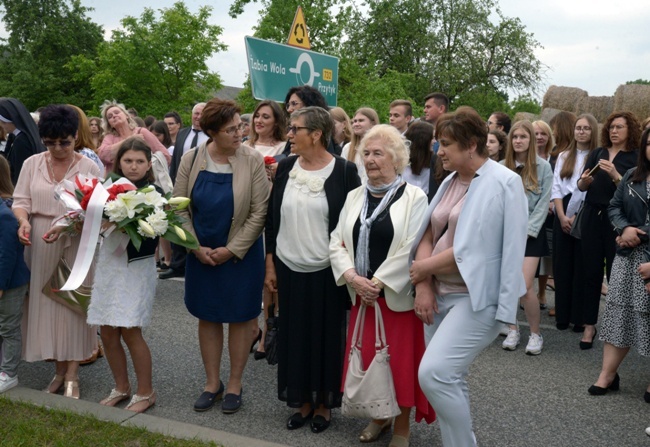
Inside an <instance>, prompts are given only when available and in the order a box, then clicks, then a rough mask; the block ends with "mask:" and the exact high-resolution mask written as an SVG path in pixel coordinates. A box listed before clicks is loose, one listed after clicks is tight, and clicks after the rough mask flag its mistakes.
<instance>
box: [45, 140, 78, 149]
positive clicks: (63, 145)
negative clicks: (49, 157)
mask: <svg viewBox="0 0 650 447" xmlns="http://www.w3.org/2000/svg"><path fill="white" fill-rule="evenodd" d="M43 144H44V145H45V147H46V148H48V149H56V146H57V145H58V146H59V147H60V148H61V149H67V148H69V147H70V145H71V144H74V141H70V140H61V141H52V140H43Z"/></svg>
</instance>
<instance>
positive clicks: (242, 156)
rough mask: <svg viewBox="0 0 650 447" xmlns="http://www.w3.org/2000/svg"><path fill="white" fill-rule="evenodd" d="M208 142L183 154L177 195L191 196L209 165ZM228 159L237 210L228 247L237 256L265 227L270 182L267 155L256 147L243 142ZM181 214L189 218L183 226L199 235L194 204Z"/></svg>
mask: <svg viewBox="0 0 650 447" xmlns="http://www.w3.org/2000/svg"><path fill="white" fill-rule="evenodd" d="M206 145H207V142H206V143H203V144H201V145H200V146H199V147H198V148H196V149H192V150H189V151H187V153H185V154H183V158H181V163H180V165H179V167H178V174H177V175H176V184H175V185H174V193H173V195H174V197H190V198H191V196H192V189H193V188H194V183H195V182H196V179H197V177H198V176H199V173H200V172H201V171H203V170H205V169H206V166H207V163H208V162H207V160H208V159H207V157H209V155H208V151H207V149H206ZM195 151H198V154H197V156H196V160H195V159H194V152H195ZM228 162H229V163H230V166H231V167H232V171H233V176H232V192H233V199H234V213H233V217H232V224H231V226H230V232H229V233H228V244H227V245H226V248H227V249H228V250H230V251H231V252H232V253H233V254H234V255H235V257H237V258H238V259H242V258H243V257H244V256H245V255H246V252H247V251H248V249H249V248H250V247H251V245H253V243H254V242H255V241H256V240H257V238H259V237H260V234H262V231H263V229H264V221H265V219H266V208H267V202H268V200H269V194H270V192H271V184H270V183H269V181H268V179H267V177H266V170H265V169H264V158H263V157H262V155H261V154H260V153H259V152H257V151H256V150H254V149H251V148H250V147H248V146H246V145H242V146H240V147H239V149H237V151H236V152H235V155H233V156H231V157H228ZM179 215H180V216H182V217H184V218H185V219H187V222H185V223H184V224H183V227H184V228H185V229H186V230H187V231H189V232H190V233H192V234H193V235H194V236H196V232H195V231H194V226H193V223H192V205H191V204H190V206H189V207H187V208H186V209H185V210H183V211H181V212H179ZM211 248H217V247H211Z"/></svg>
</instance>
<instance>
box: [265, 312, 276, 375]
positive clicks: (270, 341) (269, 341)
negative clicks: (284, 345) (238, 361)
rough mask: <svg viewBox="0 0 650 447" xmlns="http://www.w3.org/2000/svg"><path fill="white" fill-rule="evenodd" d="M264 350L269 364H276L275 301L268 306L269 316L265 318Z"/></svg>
mask: <svg viewBox="0 0 650 447" xmlns="http://www.w3.org/2000/svg"><path fill="white" fill-rule="evenodd" d="M264 351H265V352H266V361H267V362H268V364H269V365H277V364H278V317H276V316H275V303H271V305H270V306H269V318H267V320H266V337H265V338H264Z"/></svg>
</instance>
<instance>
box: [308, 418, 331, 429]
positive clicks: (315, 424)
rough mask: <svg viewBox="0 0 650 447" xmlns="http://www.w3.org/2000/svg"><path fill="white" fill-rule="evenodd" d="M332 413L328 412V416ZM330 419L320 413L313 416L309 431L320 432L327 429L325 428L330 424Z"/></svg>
mask: <svg viewBox="0 0 650 447" xmlns="http://www.w3.org/2000/svg"><path fill="white" fill-rule="evenodd" d="M331 417H332V415H331V414H330V418H331ZM330 422H331V419H330V420H329V421H328V420H327V419H325V418H324V417H323V416H321V415H320V414H319V415H317V416H314V418H313V419H312V420H311V424H310V425H311V431H312V433H321V432H324V431H325V430H327V428H328V427H329V426H330Z"/></svg>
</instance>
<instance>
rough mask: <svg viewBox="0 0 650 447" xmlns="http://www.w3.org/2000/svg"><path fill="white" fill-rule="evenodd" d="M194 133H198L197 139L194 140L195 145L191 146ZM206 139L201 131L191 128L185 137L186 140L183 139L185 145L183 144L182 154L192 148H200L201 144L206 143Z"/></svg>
mask: <svg viewBox="0 0 650 447" xmlns="http://www.w3.org/2000/svg"><path fill="white" fill-rule="evenodd" d="M196 132H198V133H199V137H198V138H197V140H196V145H195V146H192V140H194V134H195V133H196ZM208 138H209V137H208V136H207V135H206V134H205V133H204V132H203V131H202V130H201V129H194V128H192V130H190V133H189V134H188V135H187V138H185V143H184V144H183V153H186V152H187V151H189V150H190V149H192V148H193V147H198V146H200V145H201V144H202V143H204V142H206V141H208Z"/></svg>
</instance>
